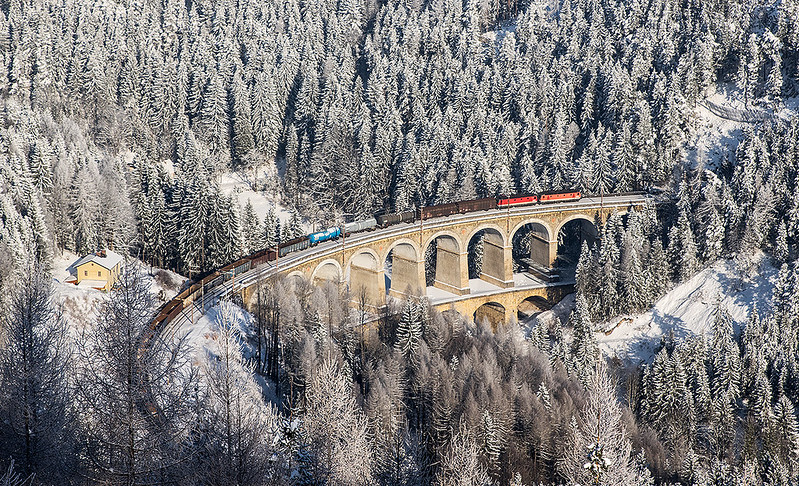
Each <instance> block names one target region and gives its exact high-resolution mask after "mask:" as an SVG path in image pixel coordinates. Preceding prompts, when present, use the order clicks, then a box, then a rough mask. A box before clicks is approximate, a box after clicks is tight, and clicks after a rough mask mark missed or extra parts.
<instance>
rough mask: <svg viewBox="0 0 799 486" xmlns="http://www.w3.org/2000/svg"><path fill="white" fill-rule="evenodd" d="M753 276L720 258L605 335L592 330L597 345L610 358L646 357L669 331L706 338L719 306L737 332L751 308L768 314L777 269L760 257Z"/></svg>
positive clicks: (678, 336) (730, 261)
mask: <svg viewBox="0 0 799 486" xmlns="http://www.w3.org/2000/svg"><path fill="white" fill-rule="evenodd" d="M757 258H758V263H759V267H758V269H757V271H756V272H755V274H754V275H753V276H750V277H747V276H745V275H744V274H743V272H742V271H741V269H740V268H739V266H738V264H737V263H736V261H735V260H721V261H718V262H716V263H715V264H714V265H712V266H711V267H709V268H706V269H705V270H703V271H701V272H699V273H698V274H697V275H695V276H694V277H693V278H691V279H690V280H688V281H687V282H684V283H682V284H680V285H678V286H677V287H675V288H674V289H672V290H671V291H670V292H669V293H667V294H666V295H665V296H663V297H662V298H661V299H660V300H659V301H658V302H657V303H656V304H655V305H654V307H653V308H652V309H651V310H649V311H648V312H646V313H644V314H642V315H640V316H637V317H636V316H632V321H625V322H624V323H622V324H621V325H620V326H619V327H617V328H616V329H614V330H613V331H612V332H611V333H610V334H609V335H605V334H604V333H602V332H597V333H596V338H597V341H598V342H599V346H600V349H601V350H602V351H603V352H604V353H605V354H606V355H607V356H609V357H614V356H617V357H619V358H621V359H623V360H629V361H633V362H637V361H639V360H644V361H648V360H650V359H651V358H652V356H653V353H654V351H655V350H656V348H657V346H658V345H659V343H660V340H661V338H662V337H664V336H666V335H668V334H669V333H670V332H673V333H674V337H675V339H681V338H684V337H687V336H692V335H705V336H709V335H711V334H712V333H713V326H712V324H713V321H714V318H715V312H716V308H717V306H719V307H720V308H722V309H725V310H726V311H727V312H729V314H730V316H732V318H733V321H734V326H735V331H736V332H740V331H741V329H742V328H743V326H744V324H745V323H746V321H747V319H748V318H749V314H750V313H751V311H752V309H753V308H755V307H757V309H758V312H759V313H760V314H761V315H763V314H766V313H768V312H769V309H770V306H771V297H772V293H773V289H774V285H775V283H776V281H777V277H778V273H779V270H778V269H776V268H775V267H774V266H772V265H771V263H770V262H769V261H768V258H767V257H765V256H764V255H762V254H761V255H759V256H758V257H757Z"/></svg>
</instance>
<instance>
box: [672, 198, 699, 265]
mask: <svg viewBox="0 0 799 486" xmlns="http://www.w3.org/2000/svg"><path fill="white" fill-rule="evenodd" d="M669 259H670V260H671V264H672V268H673V269H674V274H675V277H676V278H677V279H678V280H687V279H689V278H690V277H692V276H693V275H694V273H695V272H696V270H697V269H698V263H697V259H696V243H695V242H694V234H693V231H692V230H691V224H690V222H689V220H688V216H687V214H686V212H685V211H681V212H680V217H679V218H678V220H677V224H676V225H674V226H672V228H671V229H670V230H669Z"/></svg>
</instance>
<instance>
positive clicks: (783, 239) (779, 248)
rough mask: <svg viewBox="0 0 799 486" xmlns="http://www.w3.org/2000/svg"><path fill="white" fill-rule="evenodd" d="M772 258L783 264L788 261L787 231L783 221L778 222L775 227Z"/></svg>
mask: <svg viewBox="0 0 799 486" xmlns="http://www.w3.org/2000/svg"><path fill="white" fill-rule="evenodd" d="M774 258H775V259H776V260H777V261H778V262H780V263H784V262H787V261H788V230H787V228H786V226H785V221H780V224H779V226H777V239H776V240H775V241H774Z"/></svg>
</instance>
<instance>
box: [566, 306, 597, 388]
mask: <svg viewBox="0 0 799 486" xmlns="http://www.w3.org/2000/svg"><path fill="white" fill-rule="evenodd" d="M589 312H590V311H589V308H588V303H587V301H586V300H585V297H583V296H582V295H578V296H577V300H576V301H575V307H574V312H573V313H572V315H571V318H570V320H571V323H572V327H573V330H574V331H573V332H574V340H573V341H572V352H573V354H574V361H573V362H572V363H573V364H574V366H575V370H576V372H577V375H578V376H579V377H581V378H585V377H587V376H588V375H590V374H591V372H592V370H593V368H594V364H595V362H596V360H597V359H598V353H599V350H598V347H597V343H596V338H594V330H593V326H592V324H591V316H590V314H589Z"/></svg>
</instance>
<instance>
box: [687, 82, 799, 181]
mask: <svg viewBox="0 0 799 486" xmlns="http://www.w3.org/2000/svg"><path fill="white" fill-rule="evenodd" d="M694 113H695V115H696V119H695V121H696V125H695V128H696V131H695V133H693V136H692V137H691V139H690V140H689V142H688V143H687V149H688V151H687V153H686V157H687V160H688V161H689V162H690V163H691V165H693V166H697V165H702V166H704V167H706V168H708V169H713V168H715V167H717V166H718V164H719V163H720V162H721V161H722V160H723V158H724V157H725V155H729V156H730V158H732V156H734V154H735V150H736V149H737V147H738V143H739V142H740V141H741V139H742V138H743V130H744V128H745V127H747V126H750V125H752V124H754V123H758V122H759V121H760V120H762V119H766V118H773V117H776V118H781V119H783V120H790V119H791V118H792V117H795V116H797V113H799V97H794V98H787V99H784V100H782V102H781V103H780V105H779V106H773V105H771V104H770V103H768V102H766V101H765V100H755V101H753V102H750V104H749V106H747V105H746V104H745V103H744V95H743V93H742V92H741V90H740V89H738V88H736V87H735V86H734V85H733V84H721V85H719V86H718V87H717V89H716V90H715V91H714V92H712V93H710V94H708V96H707V98H706V99H705V101H704V102H702V103H699V104H698V105H697V107H696V110H695V111H694Z"/></svg>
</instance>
